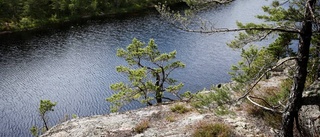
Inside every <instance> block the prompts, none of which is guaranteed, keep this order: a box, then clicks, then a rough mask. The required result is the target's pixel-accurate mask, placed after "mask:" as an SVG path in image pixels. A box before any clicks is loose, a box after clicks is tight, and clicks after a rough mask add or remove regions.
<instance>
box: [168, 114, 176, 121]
mask: <svg viewBox="0 0 320 137" xmlns="http://www.w3.org/2000/svg"><path fill="white" fill-rule="evenodd" d="M166 120H167V121H169V122H174V121H176V119H175V118H174V116H172V115H170V116H167V117H166Z"/></svg>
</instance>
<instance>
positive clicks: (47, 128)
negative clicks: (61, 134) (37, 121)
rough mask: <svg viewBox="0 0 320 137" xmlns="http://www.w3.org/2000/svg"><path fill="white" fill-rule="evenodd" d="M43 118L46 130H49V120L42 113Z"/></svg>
mask: <svg viewBox="0 0 320 137" xmlns="http://www.w3.org/2000/svg"><path fill="white" fill-rule="evenodd" d="M41 118H42V121H43V124H44V128H46V131H48V130H49V127H48V124H47V120H46V118H45V116H44V115H41Z"/></svg>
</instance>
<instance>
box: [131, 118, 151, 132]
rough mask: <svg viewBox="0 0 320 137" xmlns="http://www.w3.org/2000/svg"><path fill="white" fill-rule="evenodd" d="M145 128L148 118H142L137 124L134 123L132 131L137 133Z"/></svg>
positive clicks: (147, 125)
mask: <svg viewBox="0 0 320 137" xmlns="http://www.w3.org/2000/svg"><path fill="white" fill-rule="evenodd" d="M147 128H149V121H148V120H143V121H141V122H140V123H139V124H137V125H136V127H135V128H134V131H135V132H137V133H142V132H143V131H145V130H146V129H147Z"/></svg>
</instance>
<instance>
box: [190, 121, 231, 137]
mask: <svg viewBox="0 0 320 137" xmlns="http://www.w3.org/2000/svg"><path fill="white" fill-rule="evenodd" d="M195 129H196V130H195V132H194V133H193V135H192V136H193V137H230V136H232V135H233V133H232V130H231V128H230V127H229V126H227V125H225V124H222V123H205V122H199V123H198V124H197V126H196V128H195Z"/></svg>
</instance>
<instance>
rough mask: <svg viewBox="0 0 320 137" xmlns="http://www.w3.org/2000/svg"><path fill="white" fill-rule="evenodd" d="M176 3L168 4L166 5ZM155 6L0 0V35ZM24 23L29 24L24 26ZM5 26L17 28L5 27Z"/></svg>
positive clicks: (153, 0)
mask: <svg viewBox="0 0 320 137" xmlns="http://www.w3.org/2000/svg"><path fill="white" fill-rule="evenodd" d="M179 1H180V0H171V1H168V4H172V3H176V2H179ZM158 2H162V3H164V2H165V0H92V1H89V0H0V31H4V30H25V29H32V28H37V27H42V26H44V25H48V24H51V23H63V22H66V21H70V20H73V19H79V18H83V17H90V16H102V15H107V14H116V13H124V12H130V11H136V10H141V9H146V8H149V7H152V6H154V5H155V4H158ZM26 19H28V20H29V21H27V22H28V23H27V24H26ZM31 22H32V23H31ZM6 23H12V24H14V25H12V26H19V27H8V26H7V25H5V24H6Z"/></svg>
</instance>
